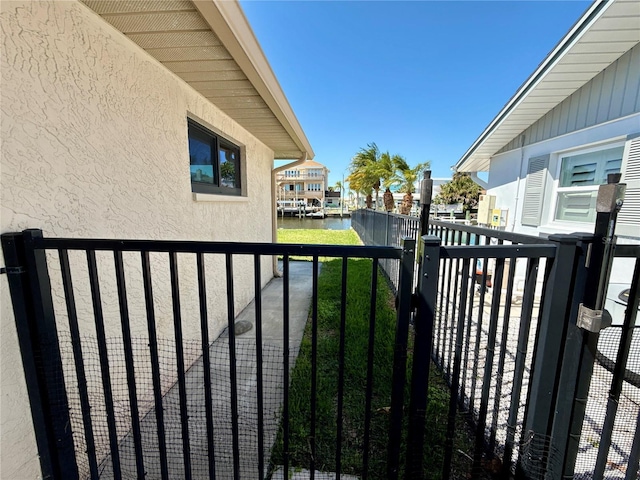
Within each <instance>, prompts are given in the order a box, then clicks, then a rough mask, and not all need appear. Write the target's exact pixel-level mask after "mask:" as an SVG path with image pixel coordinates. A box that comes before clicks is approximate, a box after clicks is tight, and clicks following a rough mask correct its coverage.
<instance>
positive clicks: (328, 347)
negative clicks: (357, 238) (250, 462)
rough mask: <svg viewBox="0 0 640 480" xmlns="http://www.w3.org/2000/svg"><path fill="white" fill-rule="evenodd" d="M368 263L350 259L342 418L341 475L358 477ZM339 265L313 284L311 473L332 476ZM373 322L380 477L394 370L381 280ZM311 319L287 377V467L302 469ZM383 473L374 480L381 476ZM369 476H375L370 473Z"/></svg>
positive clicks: (278, 456) (276, 454)
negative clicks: (315, 341)
mask: <svg viewBox="0 0 640 480" xmlns="http://www.w3.org/2000/svg"><path fill="white" fill-rule="evenodd" d="M371 268H372V267H371V261H370V260H368V259H349V260H348V268H347V272H348V275H347V305H346V331H345V346H346V348H345V358H344V369H345V370H344V378H345V392H344V413H343V418H344V422H343V442H342V472H343V473H346V474H354V475H361V474H362V453H363V452H362V444H363V439H364V417H365V411H364V410H365V409H364V406H365V388H366V372H367V352H368V345H367V343H368V331H369V301H370V291H371ZM341 270H342V260H340V259H337V260H329V261H327V262H324V264H323V265H322V271H321V273H320V278H319V280H318V362H317V379H318V380H317V381H318V388H317V404H316V405H317V408H316V418H317V423H316V428H317V430H316V469H317V470H320V471H335V449H336V435H337V426H336V418H337V403H338V401H337V391H338V370H339V367H340V359H339V355H338V352H339V344H340V334H339V331H340V330H339V329H340V312H341V299H340V284H341ZM377 295H378V300H377V318H376V336H375V343H374V352H375V353H374V393H373V399H372V411H373V416H372V425H371V443H370V468H371V472H372V473H373V472H384V471H385V470H384V469H385V465H386V448H387V430H388V409H387V407H388V406H389V405H390V398H391V377H392V373H393V369H392V364H393V345H394V337H395V310H394V308H393V298H392V296H391V292H390V290H389V288H388V287H387V285H386V284H385V283H384V280H382V279H380V281H379V282H378V286H377ZM311 368H312V365H311V322H307V327H306V330H305V334H304V337H303V340H302V344H301V349H300V354H299V355H298V359H297V361H296V366H295V368H294V370H293V372H292V376H291V388H290V390H289V392H290V400H289V406H290V420H289V426H290V429H289V447H290V448H289V450H290V452H291V454H290V463H291V465H293V466H295V467H300V468H308V466H309V464H310V461H311V452H310V446H309V437H310V418H311V411H310V395H311ZM272 461H273V463H274V464H275V465H279V464H280V465H281V464H282V463H283V452H282V432H280V434H279V436H278V441H277V442H276V446H275V447H274V451H273V458H272ZM383 477H384V475H382V476H380V477H379V478H383ZM373 478H376V477H375V476H374V477H373Z"/></svg>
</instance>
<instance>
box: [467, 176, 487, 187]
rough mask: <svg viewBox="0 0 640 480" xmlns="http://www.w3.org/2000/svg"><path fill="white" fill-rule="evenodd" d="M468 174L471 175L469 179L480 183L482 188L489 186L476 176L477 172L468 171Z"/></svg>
mask: <svg viewBox="0 0 640 480" xmlns="http://www.w3.org/2000/svg"><path fill="white" fill-rule="evenodd" d="M469 176H470V177H471V180H473V181H474V182H476V183H477V184H478V185H480V186H481V187H482V189H483V190H486V189H487V187H488V186H489V184H488V183H487V182H485V181H484V180H482V179H481V178H480V177H478V172H469Z"/></svg>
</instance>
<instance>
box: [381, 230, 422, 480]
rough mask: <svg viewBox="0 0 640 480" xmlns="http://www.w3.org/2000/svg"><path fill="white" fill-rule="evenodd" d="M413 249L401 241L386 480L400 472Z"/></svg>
mask: <svg viewBox="0 0 640 480" xmlns="http://www.w3.org/2000/svg"><path fill="white" fill-rule="evenodd" d="M415 249H416V241H415V239H413V238H409V237H404V238H403V239H402V260H401V261H400V279H399V282H398V299H397V313H396V318H397V321H396V340H395V351H394V355H393V385H392V386H391V411H390V419H389V443H388V445H389V448H388V462H387V478H388V479H390V480H396V479H397V478H398V473H399V469H400V443H401V439H402V411H403V406H404V389H405V383H406V378H407V340H408V337H409V320H410V317H411V303H412V302H411V293H412V292H411V290H412V287H413V269H414V265H415Z"/></svg>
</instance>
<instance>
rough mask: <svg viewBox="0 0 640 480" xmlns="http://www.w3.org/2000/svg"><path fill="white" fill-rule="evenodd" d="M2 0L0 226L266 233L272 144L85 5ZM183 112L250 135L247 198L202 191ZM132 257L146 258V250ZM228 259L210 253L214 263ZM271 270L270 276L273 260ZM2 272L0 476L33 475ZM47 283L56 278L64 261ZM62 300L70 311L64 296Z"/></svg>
mask: <svg viewBox="0 0 640 480" xmlns="http://www.w3.org/2000/svg"><path fill="white" fill-rule="evenodd" d="M0 5H1V8H2V10H1V13H0V25H1V28H2V47H1V55H2V58H1V61H2V64H1V67H2V71H1V73H2V88H1V98H0V100H1V101H0V107H1V109H2V118H1V131H2V146H1V148H2V165H1V167H2V177H1V190H2V192H1V199H2V201H1V204H2V217H1V231H2V232H3V233H4V232H10V231H20V230H22V229H26V228H41V229H43V230H44V233H45V235H48V236H77V237H110V238H116V237H124V238H149V239H190V240H234V241H256V242H268V241H271V219H272V208H271V174H270V172H271V168H272V164H273V152H272V150H270V149H269V148H268V147H266V146H265V145H264V144H263V143H261V142H260V141H258V140H257V139H256V138H255V137H253V136H252V135H250V134H249V133H248V132H247V131H246V130H245V129H243V128H242V127H241V126H240V125H239V124H237V123H236V122H234V121H233V120H231V119H230V118H229V117H228V116H226V115H225V114H223V113H222V112H221V111H220V110H219V109H218V108H217V107H215V106H214V105H212V104H211V103H210V102H209V101H207V100H206V99H205V98H204V97H202V96H201V95H199V94H198V93H196V92H195V91H194V90H193V89H192V88H191V87H189V86H188V85H187V84H186V83H184V82H183V81H182V80H180V79H179V78H178V77H176V76H175V75H174V74H172V73H171V72H169V71H168V70H166V69H165V68H164V67H163V66H162V65H160V64H159V63H158V62H157V61H156V60H154V59H153V58H151V57H150V56H149V55H148V54H147V53H145V52H144V51H143V50H142V49H140V48H139V47H138V46H136V45H135V44H133V43H132V42H131V41H130V40H128V39H127V38H126V37H124V36H123V35H122V34H120V33H119V32H118V31H116V30H115V29H114V28H113V27H111V26H110V25H108V24H107V23H106V22H104V21H103V20H102V19H101V18H100V17H99V16H97V15H96V14H95V13H94V12H92V11H91V10H89V9H88V8H87V7H85V6H84V5H82V4H79V3H77V2H73V1H71V2H70V1H67V2H61V1H55V0H49V1H41V2H40V1H38V2H36V1H33V2H31V1H24V2H13V1H3V2H0ZM188 115H189V116H192V117H193V118H196V119H199V120H200V121H202V122H203V123H204V124H205V126H207V127H209V128H210V129H212V130H214V131H216V132H218V133H220V134H222V135H223V136H225V137H227V138H229V139H230V140H232V141H234V142H235V143H236V144H238V145H240V146H241V148H242V154H243V158H244V181H245V186H246V193H247V197H246V198H245V199H243V200H242V201H239V202H238V201H233V202H222V201H206V202H196V201H194V199H193V196H192V193H191V186H190V175H189V154H188V142H187V122H186V119H187V116H188ZM218 200H221V199H218ZM128 261H129V262H130V263H131V264H132V265H133V264H138V263H136V262H139V258H138V259H129V260H128ZM249 261H250V259H237V260H236V261H235V262H234V266H235V272H236V278H235V280H236V283H235V291H236V309H237V311H239V310H240V309H241V308H242V307H244V306H245V305H246V304H247V303H248V302H249V300H250V299H251V297H252V291H253V288H252V287H253V285H252V282H253V279H252V269H251V268H248V266H249V263H248V262H249ZM105 262H108V259H107V260H105ZM193 263H194V262H193V260H192V259H185V258H182V259H181V275H182V274H184V277H183V278H184V280H183V282H184V283H183V284H182V285H181V292H182V295H183V298H182V302H183V308H184V310H183V319H184V322H185V336H186V338H187V339H189V338H197V337H198V336H199V330H198V328H199V327H198V316H197V301H196V298H197V289H195V288H194V280H195V278H194V276H193V272H194V265H193ZM222 263H223V262H222V261H212V262H211V267H212V268H214V267H215V268H216V269H218V268H219V267H220V266H221V265H222ZM104 265H105V267H104V268H105V269H107V268H113V267H107V265H108V263H104ZM111 265H112V264H111ZM138 268H139V267H138ZM153 268H154V269H155V271H154V274H157V275H156V278H157V280H158V283H159V284H160V283H163V282H164V285H165V287H160V286H158V287H157V290H156V299H157V302H156V306H155V307H156V317H157V322H158V331H159V335H165V336H166V337H167V338H171V331H172V324H171V322H172V314H171V306H170V302H169V299H170V295H167V290H166V286H167V283H166V280H167V277H168V270H167V268H168V267H167V262H166V259H163V258H156V259H154V263H153ZM85 270H86V267H85ZM216 271H217V272H218V273H217V274H216V275H215V276H212V277H211V278H210V279H209V280H208V286H209V289H210V298H209V304H210V310H209V313H210V316H211V318H210V321H211V336H212V337H211V338H215V335H217V334H218V333H219V332H220V330H221V329H222V328H223V326H224V324H225V321H226V308H224V307H221V305H222V306H224V305H226V302H225V301H224V300H223V298H222V296H223V295H224V293H225V284H224V275H221V274H220V270H216ZM262 271H263V272H264V278H263V279H262V281H263V283H265V282H266V281H267V280H268V277H269V275H270V261H269V259H265V263H264V264H263V269H262ZM105 272H106V273H107V275H108V273H109V272H108V270H105ZM76 274H77V277H76V278H77V279H78V283H80V280H81V279H82V278H83V277H86V272H83V271H81V270H80V271H78V272H76ZM139 280H140V279H139V277H136V275H135V268H134V272H133V274H132V278H131V279H130V280H128V285H127V286H128V287H129V286H130V287H131V293H132V296H134V297H136V294H140V292H141V287H140V285H139ZM0 282H1V284H0V287H1V291H0V295H1V300H2V307H1V308H2V310H1V330H0V339H1V345H0V350H1V361H2V379H1V380H2V383H1V391H2V397H1V402H2V403H1V405H0V412H1V418H0V428H1V438H2V442H1V452H0V453H1V457H0V478H3V479H4V478H7V479H9V478H11V479H13V478H15V479H18V478H20V479H24V478H37V477H38V476H39V463H38V459H37V452H36V446H35V440H34V435H33V433H32V428H31V418H30V411H29V405H28V399H27V394H26V388H25V382H24V374H23V371H22V364H21V360H20V353H19V350H18V344H17V337H16V330H15V325H14V320H13V315H12V311H11V306H10V300H9V294H8V288H7V282H6V277H5V278H4V279H0ZM52 282H53V283H54V286H59V275H58V274H57V272H56V271H53V272H52ZM136 285H138V286H136ZM155 287H156V285H154V288H155ZM103 288H104V290H103V292H102V296H103V303H104V308H105V318H106V320H107V330H108V332H107V334H108V335H110V336H112V335H117V333H118V320H119V318H118V315H117V297H116V295H115V286H114V284H113V283H110V284H109V283H106V284H105V285H104V286H103ZM163 288H164V289H163ZM54 300H55V302H56V308H57V314H59V316H58V319H59V321H64V314H63V313H61V312H63V310H64V309H63V307H62V306H61V298H59V297H57V298H55V299H54ZM76 300H77V301H78V303H79V304H80V306H79V308H80V309H81V313H83V310H82V309H83V308H84V309H85V310H84V313H87V314H86V315H81V319H82V320H83V324H82V328H85V329H86V332H87V333H88V334H90V332H91V323H92V320H91V317H92V315H90V314H88V312H90V311H91V310H90V308H91V307H90V294H89V292H88V291H87V290H86V289H84V290H82V289H80V290H79V291H78V292H77V293H76ZM131 310H132V312H131V315H132V321H133V322H134V325H133V329H134V331H135V332H136V333H134V334H135V335H140V336H144V330H145V329H144V326H143V325H144V324H143V323H138V324H135V322H136V320H137V319H143V318H144V306H143V305H142V304H141V303H140V302H139V301H138V302H137V303H136V302H135V301H133V300H132V304H131ZM140 321H141V322H142V321H143V320H140Z"/></svg>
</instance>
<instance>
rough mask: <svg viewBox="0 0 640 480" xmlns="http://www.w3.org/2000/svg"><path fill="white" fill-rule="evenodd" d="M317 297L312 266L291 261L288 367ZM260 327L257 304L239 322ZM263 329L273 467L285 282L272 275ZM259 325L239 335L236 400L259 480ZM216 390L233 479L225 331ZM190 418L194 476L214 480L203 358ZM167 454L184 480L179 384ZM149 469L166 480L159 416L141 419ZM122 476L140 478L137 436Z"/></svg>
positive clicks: (221, 473) (219, 460) (219, 439)
mask: <svg viewBox="0 0 640 480" xmlns="http://www.w3.org/2000/svg"><path fill="white" fill-rule="evenodd" d="M311 296H312V264H311V263H310V262H291V264H290V280H289V302H290V303H289V304H290V307H289V368H291V367H293V365H294V364H295V360H296V357H297V355H298V351H299V348H300V341H301V339H302V335H303V333H304V328H305V325H306V321H307V316H308V312H309V306H310V304H311ZM243 320H244V321H248V322H251V323H252V324H253V323H254V322H255V303H254V302H253V301H252V302H251V303H250V304H249V305H248V306H247V307H246V308H245V309H244V310H243V311H242V312H241V313H240V314H239V315H238V316H237V317H236V322H238V321H243ZM262 325H263V327H262V332H263V334H262V335H263V342H262V344H263V348H262V356H263V382H264V383H263V403H264V407H263V425H264V437H263V438H264V450H265V451H264V465H265V469H267V468H268V466H269V457H270V449H271V447H272V445H273V443H274V441H275V438H276V434H277V428H278V425H279V421H280V410H281V406H282V400H283V372H284V356H283V354H284V349H283V279H282V278H274V279H273V280H271V281H270V282H269V284H268V285H267V286H266V287H265V288H264V289H263V290H262ZM255 332H256V329H255V325H254V327H253V328H251V330H249V331H248V332H246V333H244V334H242V335H240V336H237V337H236V375H237V393H238V397H237V401H238V429H239V458H240V462H239V463H240V476H241V478H247V479H254V478H260V475H259V471H258V407H257V405H258V398H257V362H256V341H255V340H256V339H255ZM210 356H211V380H212V384H213V385H212V388H213V395H212V396H213V425H214V427H213V429H214V443H215V469H216V478H218V479H228V478H233V447H232V445H233V442H232V438H233V437H232V422H231V418H232V416H231V388H230V387H231V384H230V368H229V337H228V332H227V331H225V332H223V334H222V335H220V337H219V338H218V339H217V340H215V341H214V342H213V344H212V345H211V348H210ZM186 384H187V400H188V402H187V403H188V414H189V440H190V452H191V455H190V458H191V474H192V477H193V478H194V479H208V478H209V466H208V461H209V460H208V454H207V429H206V411H205V410H206V409H205V392H204V380H203V364H202V359H199V360H198V361H197V362H196V363H195V364H194V365H192V367H191V368H190V369H189V371H188V372H187V375H186ZM163 412H164V425H165V436H166V444H167V447H166V450H167V455H168V464H169V477H170V478H185V470H184V462H183V446H182V431H181V423H180V400H179V391H178V387H177V386H174V387H172V388H171V390H170V391H169V392H168V393H167V395H165V397H164V398H163ZM141 429H142V441H143V452H144V455H143V457H144V464H145V470H146V478H147V479H156V478H158V479H159V478H161V472H160V455H159V448H158V435H157V428H156V415H155V411H154V410H151V411H150V412H148V413H147V415H146V416H145V417H144V418H143V420H142V422H141ZM120 452H121V453H120V455H121V463H122V473H123V478H136V470H135V453H134V444H133V438H132V436H131V435H127V436H126V437H125V438H124V439H123V440H122V441H121V442H120ZM101 467H102V469H103V470H102V473H101V475H100V478H113V471H112V462H111V461H110V459H107V460H105V461H104V462H103V464H102V466H101Z"/></svg>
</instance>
